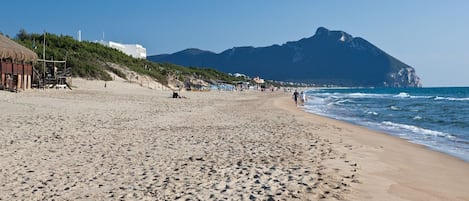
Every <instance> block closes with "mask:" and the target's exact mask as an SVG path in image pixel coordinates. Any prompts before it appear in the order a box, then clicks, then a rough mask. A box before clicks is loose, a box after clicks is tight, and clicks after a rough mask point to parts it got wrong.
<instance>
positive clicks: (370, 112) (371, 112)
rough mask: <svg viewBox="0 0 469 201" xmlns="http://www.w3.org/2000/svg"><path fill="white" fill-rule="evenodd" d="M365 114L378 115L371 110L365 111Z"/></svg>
mask: <svg viewBox="0 0 469 201" xmlns="http://www.w3.org/2000/svg"><path fill="white" fill-rule="evenodd" d="M366 114H369V115H373V116H378V115H379V113H377V112H373V111H367V112H366Z"/></svg>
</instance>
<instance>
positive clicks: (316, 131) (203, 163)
mask: <svg viewBox="0 0 469 201" xmlns="http://www.w3.org/2000/svg"><path fill="white" fill-rule="evenodd" d="M73 84H74V85H75V86H76V88H73V90H72V91H70V90H45V91H43V90H33V91H29V92H23V93H9V92H3V91H0V158H1V160H0V200H44V199H46V200H52V199H53V200H469V191H468V186H469V180H468V179H467V178H469V165H468V164H467V163H465V162H463V161H460V160H458V159H455V158H453V157H450V156H447V155H444V154H441V153H438V152H434V151H430V150H427V149H426V148H424V147H421V146H417V145H414V144H411V143H408V142H406V141H404V140H401V139H398V138H395V137H391V136H388V135H385V134H381V133H377V132H373V131H370V130H367V129H365V128H361V127H358V126H354V125H350V124H347V123H343V122H339V121H335V120H332V119H328V118H323V117H320V116H315V115H311V114H307V113H305V112H302V111H301V110H299V109H298V108H297V107H296V106H294V104H293V103H292V101H291V99H290V98H289V94H285V93H282V92H274V93H272V92H265V93H261V92H247V91H245V92H182V95H183V96H185V97H187V99H172V98H169V97H170V95H171V92H170V91H168V90H164V89H162V88H156V89H155V88H153V89H149V88H145V87H140V86H139V85H137V84H129V83H125V82H124V81H113V82H107V83H106V88H104V82H100V81H86V80H80V79H76V80H74V81H73Z"/></svg>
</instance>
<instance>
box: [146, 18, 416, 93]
mask: <svg viewBox="0 0 469 201" xmlns="http://www.w3.org/2000/svg"><path fill="white" fill-rule="evenodd" d="M147 59H149V60H151V61H156V62H169V63H175V64H178V65H183V66H203V67H211V68H215V69H217V70H220V71H223V72H230V73H234V72H240V73H244V74H247V75H250V76H261V77H263V78H266V79H272V80H278V81H292V82H305V83H314V84H321V85H322V84H332V85H340V86H364V87H421V83H420V78H419V77H418V76H417V74H416V73H415V69H414V68H412V67H411V66H409V65H407V64H405V63H403V62H401V61H399V60H398V59H396V58H394V57H392V56H390V55H389V54H387V53H386V52H384V51H383V50H381V49H379V48H378V47H376V46H374V45H373V44H371V43H370V42H368V41H366V40H365V39H363V38H360V37H353V36H352V35H350V34H348V33H346V32H343V31H330V30H328V29H326V28H324V27H320V28H318V29H317V31H316V33H315V34H314V36H312V37H309V38H303V39H301V40H298V41H291V42H287V43H285V44H283V45H272V46H268V47H250V46H247V47H234V48H231V49H228V50H225V51H223V52H221V53H218V54H217V53H213V52H210V51H204V50H199V49H194V48H191V49H186V50H183V51H180V52H176V53H174V54H162V55H154V56H149V57H148V58H147Z"/></svg>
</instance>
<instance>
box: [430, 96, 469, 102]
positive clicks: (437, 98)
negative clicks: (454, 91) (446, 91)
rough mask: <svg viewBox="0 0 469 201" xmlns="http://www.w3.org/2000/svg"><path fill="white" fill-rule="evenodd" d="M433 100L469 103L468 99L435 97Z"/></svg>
mask: <svg viewBox="0 0 469 201" xmlns="http://www.w3.org/2000/svg"><path fill="white" fill-rule="evenodd" d="M434 100H449V101H469V98H454V97H440V96H437V97H435V99H434Z"/></svg>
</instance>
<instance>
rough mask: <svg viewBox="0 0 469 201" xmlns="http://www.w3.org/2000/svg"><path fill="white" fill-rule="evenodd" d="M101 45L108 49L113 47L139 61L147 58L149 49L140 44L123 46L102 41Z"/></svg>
mask: <svg viewBox="0 0 469 201" xmlns="http://www.w3.org/2000/svg"><path fill="white" fill-rule="evenodd" d="M99 43H100V44H103V45H105V46H108V47H112V48H115V49H118V50H120V51H122V52H123V53H125V54H127V55H129V56H132V57H134V58H137V59H146V58H147V49H146V48H144V47H143V46H142V45H139V44H121V43H116V42H112V41H100V42H99Z"/></svg>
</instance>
